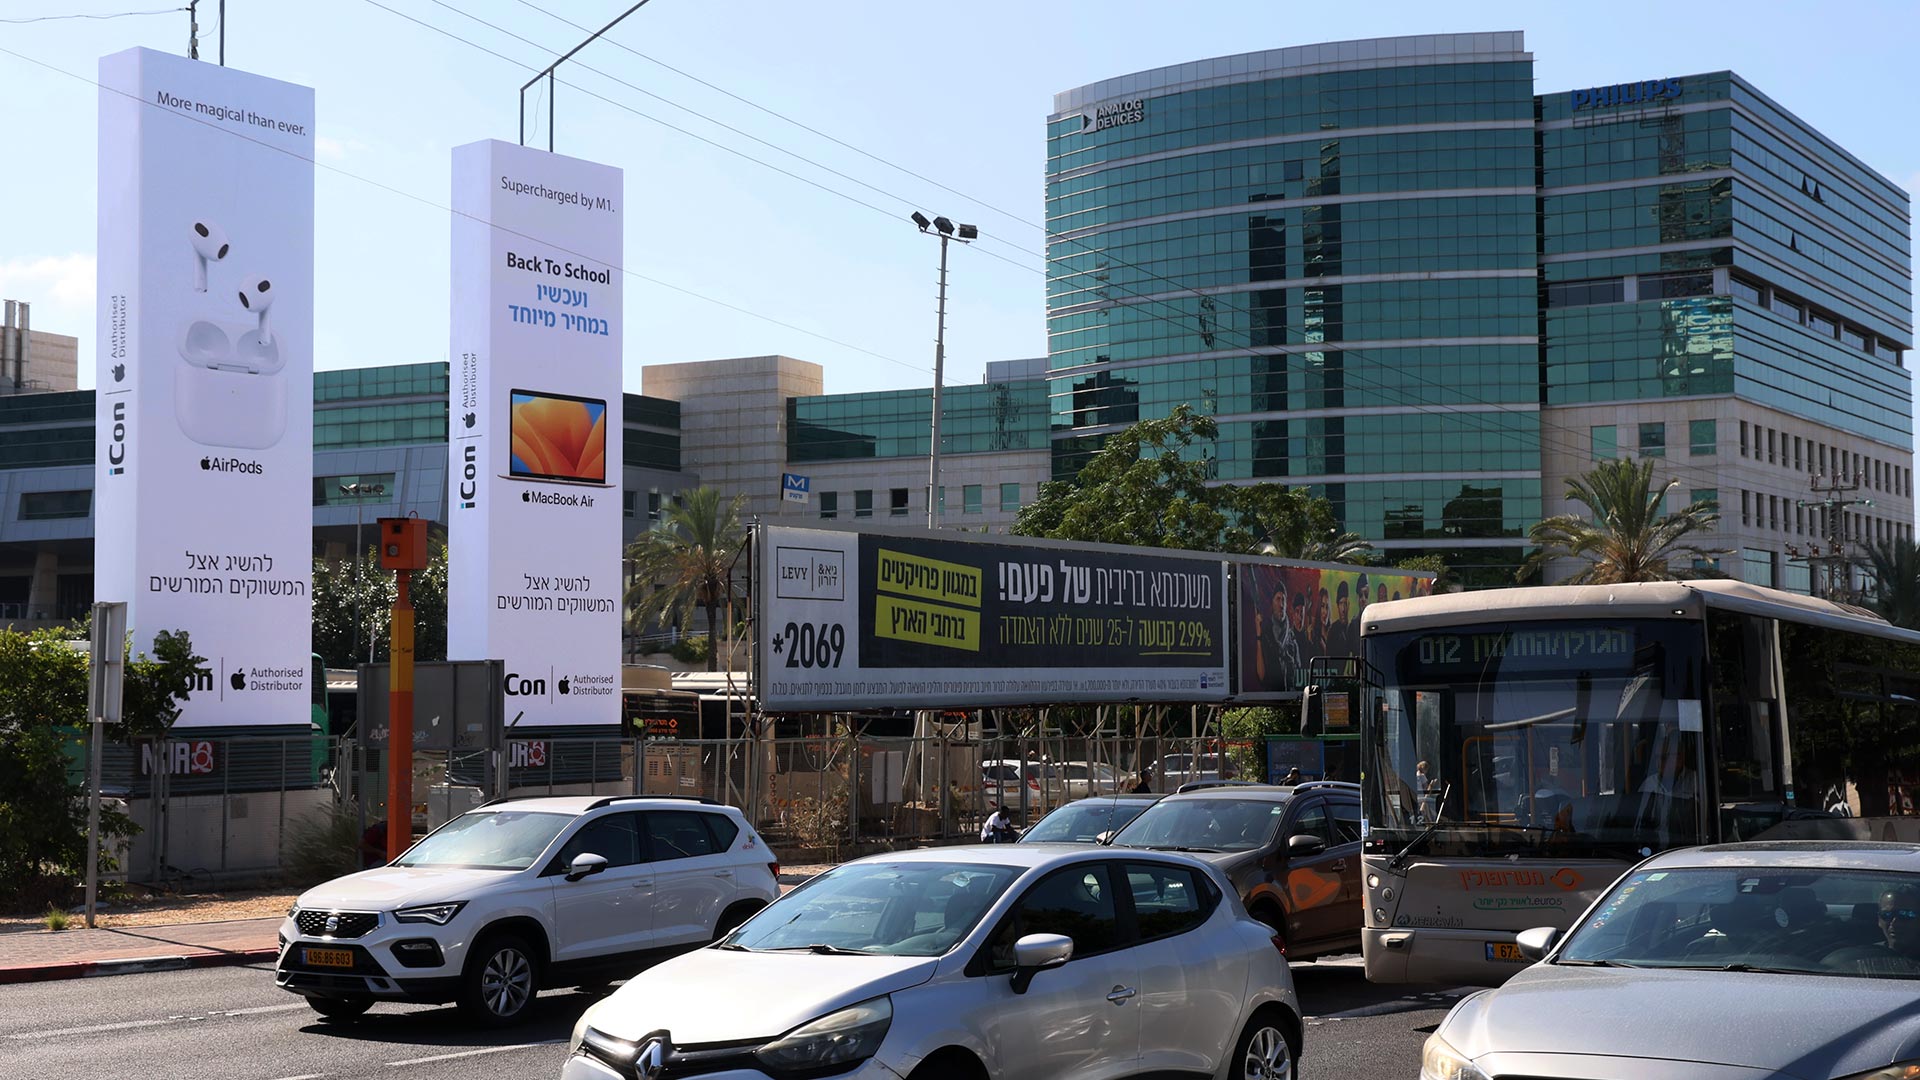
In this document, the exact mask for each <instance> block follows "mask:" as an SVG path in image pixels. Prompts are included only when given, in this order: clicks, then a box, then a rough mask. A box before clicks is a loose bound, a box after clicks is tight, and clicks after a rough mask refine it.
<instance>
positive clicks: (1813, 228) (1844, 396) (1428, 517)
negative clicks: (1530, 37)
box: [1047, 33, 1912, 585]
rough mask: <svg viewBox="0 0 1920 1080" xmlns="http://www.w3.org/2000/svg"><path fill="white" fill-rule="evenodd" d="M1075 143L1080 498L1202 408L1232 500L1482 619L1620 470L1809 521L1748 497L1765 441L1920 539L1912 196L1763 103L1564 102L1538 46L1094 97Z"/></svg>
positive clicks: (1606, 90) (1374, 53)
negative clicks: (1658, 467) (1411, 563)
mask: <svg viewBox="0 0 1920 1080" xmlns="http://www.w3.org/2000/svg"><path fill="white" fill-rule="evenodd" d="M1047 137H1048V138H1047V142H1048V160H1047V200H1048V204H1047V205H1048V210H1047V217H1048V228H1049V230H1050V233H1051V237H1050V244H1049V251H1048V257H1049V268H1050V273H1049V278H1048V318H1049V350H1048V351H1049V356H1048V372H1047V374H1048V380H1049V391H1048V394H1049V402H1050V420H1051V427H1052V437H1051V449H1052V462H1053V467H1052V471H1053V473H1054V475H1055V476H1056V477H1065V476H1071V475H1073V473H1074V472H1076V471H1077V470H1078V468H1079V467H1080V466H1081V465H1082V464H1083V463H1084V461H1085V460H1086V456H1087V455H1088V454H1089V453H1090V452H1092V451H1093V450H1095V449H1097V448H1098V446H1099V445H1100V444H1101V441H1102V439H1103V437H1104V436H1105V435H1106V434H1108V433H1110V432H1112V431H1114V430H1117V429H1118V428H1121V427H1124V426H1125V425H1127V424H1129V423H1132V422H1133V421H1135V420H1137V419H1140V418H1143V417H1155V416H1164V415H1165V414H1166V413H1167V411H1168V410H1169V409H1171V408H1172V407H1174V406H1176V405H1179V404H1182V403H1186V404H1190V405H1191V406H1193V407H1194V408H1195V409H1197V410H1199V411H1201V412H1204V413H1207V414H1210V415H1213V416H1214V417H1216V419H1217V420H1218V421H1219V425H1220V437H1219V438H1218V439H1217V440H1216V441H1215V442H1214V443H1213V444H1211V445H1208V446H1205V447H1203V448H1201V451H1200V452H1202V453H1204V454H1205V455H1206V457H1207V460H1208V463H1209V467H1210V469H1212V471H1213V472H1214V474H1215V475H1216V476H1217V477H1218V479H1219V480H1220V481H1221V482H1223V483H1246V482H1258V481H1275V482H1282V483H1288V484H1298V485H1306V486H1308V487H1309V488H1311V489H1312V490H1313V491H1314V492H1315V493H1316V494H1321V495H1325V496H1326V497H1327V498H1328V499H1329V500H1330V501H1331V502H1332V503H1333V506H1334V508H1335V510H1336V511H1337V512H1338V513H1339V515H1340V516H1341V518H1342V520H1343V521H1344V522H1345V523H1346V524H1347V527H1348V528H1351V529H1353V530H1355V531H1358V532H1360V533H1362V534H1363V535H1365V536H1367V537H1368V538H1369V539H1372V540H1374V541H1375V542H1376V543H1378V544H1379V545H1380V546H1382V547H1384V548H1387V549H1389V551H1390V554H1392V555H1395V556H1403V555H1405V554H1409V553H1414V552H1429V551H1431V552H1438V553H1441V554H1443V555H1445V556H1446V557H1447V559H1448V561H1449V562H1450V563H1451V564H1452V565H1454V566H1455V567H1456V568H1457V569H1459V570H1460V571H1461V573H1462V576H1463V577H1464V578H1466V579H1467V580H1468V581H1470V582H1473V583H1478V584H1486V585H1493V584H1506V583H1510V582H1511V581H1512V580H1513V570H1514V569H1515V567H1516V566H1517V565H1518V563H1519V562H1520V561H1521V559H1522V558H1523V557H1524V555H1525V550H1526V546H1525V539H1524V538H1525V535H1526V530H1527V528H1528V526H1530V525H1531V524H1532V523H1533V522H1535V521H1537V520H1538V519H1539V518H1540V517H1541V516H1542V515H1543V514H1551V513H1558V512H1562V511H1563V510H1565V509H1566V506H1565V504H1564V503H1563V501H1562V499H1561V498H1560V495H1561V492H1562V490H1563V488H1564V483H1565V478H1566V477H1567V476H1568V475H1571V474H1573V473H1577V472H1579V471H1581V470H1582V469H1584V468H1586V467H1589V466H1590V464H1591V462H1592V460H1593V458H1594V455H1595V454H1596V453H1600V452H1601V451H1602V449H1608V452H1619V453H1633V454H1645V455H1648V456H1654V455H1658V456H1661V457H1663V458H1664V459H1665V460H1664V461H1663V463H1662V468H1663V469H1664V470H1666V471H1667V472H1669V473H1671V474H1672V475H1673V476H1674V477H1676V478H1679V479H1681V480H1682V485H1681V486H1682V487H1683V488H1684V490H1686V491H1688V492H1707V493H1712V497H1715V498H1717V499H1719V500H1720V501H1721V502H1722V504H1723V507H1725V506H1730V505H1731V495H1732V492H1733V491H1735V490H1741V491H1748V492H1749V494H1750V496H1751V495H1754V494H1761V493H1762V491H1761V489H1763V488H1765V489H1768V491H1767V492H1766V493H1769V494H1772V495H1773V496H1774V497H1775V499H1776V500H1778V499H1780V498H1782V497H1784V495H1785V494H1786V489H1787V487H1789V486H1791V484H1794V483H1797V484H1799V485H1800V488H1801V490H1802V493H1803V494H1804V490H1805V489H1806V488H1807V487H1808V486H1809V485H1810V484H1811V483H1812V481H1811V479H1810V478H1809V477H1808V476H1805V475H1802V476H1799V477H1793V476H1790V475H1789V474H1787V473H1784V472H1783V473H1782V474H1781V475H1779V476H1776V477H1766V476H1760V475H1757V474H1756V475H1748V473H1749V472H1751V471H1753V470H1752V468H1751V467H1752V465H1753V460H1754V459H1753V458H1751V457H1745V458H1742V457H1741V456H1740V455H1739V454H1738V453H1737V451H1736V450H1735V442H1734V437H1735V435H1736V434H1737V433H1742V432H1746V433H1748V434H1744V435H1742V436H1741V437H1742V438H1743V439H1746V440H1748V441H1749V443H1750V441H1751V440H1752V439H1753V438H1754V436H1752V435H1751V434H1750V432H1751V431H1752V430H1753V429H1755V428H1764V429H1766V430H1767V431H1769V432H1777V433H1778V434H1777V436H1776V437H1788V438H1796V439H1799V440H1801V441H1802V442H1803V443H1808V444H1814V445H1826V446H1828V447H1829V448H1830V452H1831V453H1832V454H1833V455H1835V460H1836V461H1837V460H1840V459H1839V455H1841V454H1845V455H1847V457H1846V459H1845V460H1846V461H1847V462H1848V463H1849V465H1850V464H1851V462H1852V460H1853V457H1854V456H1855V455H1857V456H1859V457H1860V458H1861V460H1862V461H1863V462H1874V463H1878V467H1879V468H1880V470H1881V471H1880V472H1879V473H1874V472H1873V467H1872V466H1871V465H1869V466H1868V467H1867V468H1866V471H1867V473H1868V474H1870V475H1871V476H1881V477H1883V478H1884V479H1885V481H1886V485H1887V486H1886V487H1885V488H1882V489H1878V490H1879V491H1880V493H1882V494H1883V495H1885V496H1888V498H1885V499H1881V498H1876V503H1877V504H1878V503H1885V504H1886V505H1885V507H1884V509H1880V508H1876V510H1874V511H1872V512H1869V513H1868V515H1867V516H1868V517H1870V518H1875V519H1877V521H1870V520H1865V519H1863V520H1862V521H1861V522H1860V523H1859V524H1860V525H1861V528H1862V529H1879V530H1882V531H1884V532H1885V533H1886V534H1887V535H1890V534H1891V530H1895V529H1897V528H1901V527H1904V526H1905V524H1906V523H1908V522H1909V521H1910V520H1911V494H1910V491H1908V490H1907V489H1906V488H1905V486H1904V485H1905V478H1906V476H1907V475H1908V472H1909V470H1910V467H1911V464H1912V462H1911V456H1912V432H1911V424H1910V421H1909V420H1908V415H1909V412H1910V407H1911V386H1910V381H1909V378H1908V375H1907V372H1906V370H1905V368H1904V367H1903V366H1902V360H1903V357H1902V351H1903V350H1904V349H1905V348H1906V347H1907V345H1908V343H1909V342H1910V339H1911V333H1912V330H1911V324H1912V317H1911V310H1910V300H1909V295H1910V285H1911V272H1910V267H1909V265H1908V259H1907V254H1906V252H1907V246H1906V245H1907V239H1906V238H1907V233H1908V218H1907V207H1908V202H1907V197H1906V194H1905V193H1904V192H1901V191H1900V190H1899V189H1897V188H1895V187H1893V186H1892V185H1891V184H1889V183H1887V182H1886V181H1885V180H1884V179H1883V178H1881V177H1879V176H1878V174H1876V173H1874V172H1872V170H1871V169H1869V168H1867V167H1866V166H1864V165H1862V164H1861V163H1859V162H1858V161H1857V160H1855V159H1854V158H1852V157H1851V156H1850V155H1848V154H1847V153H1846V152H1845V151H1844V150H1842V149H1840V148H1839V147H1837V146H1835V145H1833V144H1832V143H1831V142H1830V141H1828V140H1826V139H1825V138H1823V137H1822V136H1820V135H1819V134H1818V133H1817V132H1814V131H1813V130H1812V129H1810V128H1808V127H1806V126H1805V125H1804V124H1802V123H1800V122H1799V121H1798V120H1796V119H1794V118H1793V117H1792V116H1791V115H1790V114H1788V113H1786V112H1785V111H1784V110H1781V109H1780V108H1779V107H1778V106H1777V105H1774V104H1773V103H1772V102H1770V101H1769V100H1768V99H1766V98H1765V97H1764V96H1762V95H1760V94H1759V93H1758V92H1757V91H1754V90H1753V89H1752V88H1751V87H1750V86H1748V85H1747V84H1746V83H1745V82H1743V81H1742V80H1740V79H1739V78H1738V77H1737V76H1734V75H1731V74H1728V73H1721V74H1718V75H1705V76H1690V77H1685V78H1663V79H1659V80H1649V81H1643V82H1636V83H1629V84H1622V85H1618V86H1609V87H1596V88H1588V89H1582V90H1575V91H1570V92H1565V93H1559V94H1547V95H1544V96H1538V97H1537V96H1535V94H1534V87H1533V57H1532V54H1530V53H1528V52H1527V51H1526V50H1525V44H1524V41H1523V39H1522V35H1521V34H1519V33H1493V34H1461V35H1435V36H1426V37H1409V38H1394V39H1381V40H1375V41H1357V42H1338V43H1331V44H1324V45H1311V46H1304V47H1299V48H1288V49H1279V50H1273V51H1269V52H1262V53H1252V54H1247V55H1243V56H1233V57H1224V58H1220V59H1215V60H1208V61H1201V62H1197V63H1191V64H1183V65H1177V66H1174V67H1169V68H1162V69H1157V70H1153V71H1147V72H1141V73H1138V74H1134V75H1126V76H1121V77H1119V78H1115V79H1111V80H1108V81H1106V82H1102V83H1096V84H1093V85H1090V86H1086V87H1081V88H1079V89H1077V90H1071V91H1067V92H1065V93H1063V94H1060V95H1058V96H1057V97H1056V99H1055V112H1054V114H1053V115H1052V116H1051V117H1050V118H1049V119H1048V128H1047ZM1776 296H1784V297H1786V300H1785V301H1784V302H1785V303H1786V304H1788V305H1789V308H1788V312H1787V314H1785V315H1782V314H1781V309H1780V307H1779V306H1778V304H1779V303H1781V302H1782V301H1778V300H1776V299H1775V297H1776ZM1843 297H1845V298H1847V299H1845V300H1843V299H1842V298H1843ZM1793 305H1797V306H1798V309H1799V310H1800V311H1801V312H1802V314H1801V316H1800V317H1799V319H1798V320H1797V321H1796V320H1795V319H1794V317H1793V315H1792V310H1793ZM1816 308H1817V309H1818V310H1819V312H1820V315H1819V316H1818V318H1819V319H1820V320H1822V321H1819V322H1814V321H1810V320H1812V319H1814V318H1815V316H1814V315H1812V314H1810V313H1811V312H1813V311H1814V310H1815V309H1816ZM1603 416H1604V417H1606V418H1608V419H1609V420H1610V424H1609V423H1606V422H1603V421H1602V417H1603ZM1609 427H1611V428H1612V429H1614V430H1612V431H1611V432H1609V431H1608V430H1603V429H1607V428H1609ZM1789 432H1791V434H1789ZM1822 432H1825V433H1827V435H1828V437H1827V438H1824V439H1823V438H1821V433H1822ZM1609 438H1611V440H1612V441H1611V442H1608V441H1607V440H1608V439H1609ZM1703 445H1711V446H1712V447H1714V449H1713V450H1712V451H1710V452H1707V453H1696V452H1695V451H1696V450H1697V449H1699V448H1700V447H1702V446H1703ZM1721 447H1724V449H1720V448H1721ZM1800 460H1801V461H1802V463H1803V465H1804V463H1805V461H1806V460H1807V459H1806V457H1805V456H1804V455H1803V456H1802V458H1801V459H1800ZM1736 463H1741V464H1738V465H1736ZM1773 464H1774V467H1775V468H1776V469H1778V468H1779V465H1778V459H1777V458H1776V461H1775V462H1774V463H1773ZM1789 468H1790V467H1789ZM1896 492H1899V493H1901V494H1897V495H1896V494H1895V493H1896ZM1901 500H1905V501H1904V503H1902V502H1901ZM1749 501H1750V503H1751V498H1750V500H1749ZM1737 520H1738V519H1737V517H1735V516H1734V515H1733V514H1732V513H1729V514H1728V517H1727V521H1728V525H1727V530H1728V537H1727V539H1728V540H1729V541H1731V542H1733V543H1734V546H1735V547H1737V548H1739V549H1741V550H1745V549H1747V548H1749V547H1752V548H1755V549H1763V548H1768V549H1770V550H1774V551H1775V552H1776V553H1777V554H1779V555H1780V556H1781V558H1780V560H1779V562H1780V568H1779V570H1778V571H1776V572H1775V574H1774V582H1775V583H1778V584H1786V585H1793V584H1796V583H1798V582H1797V581H1796V580H1795V579H1794V578H1793V573H1792V571H1791V567H1790V564H1791V563H1792V561H1793V559H1792V555H1791V553H1789V552H1788V551H1787V550H1786V548H1785V538H1784V537H1783V536H1773V537H1769V536H1766V535H1763V534H1762V533H1761V532H1760V531H1758V530H1756V529H1755V528H1754V527H1753V526H1751V525H1750V524H1749V525H1747V526H1739V525H1737V524H1734V523H1735V522H1737ZM1752 520H1753V518H1752V516H1751V514H1750V515H1749V518H1748V521H1749V522H1751V521H1752ZM1850 535H1851V534H1850ZM1853 538H1855V539H1862V538H1864V533H1863V534H1860V535H1858V536H1854V537H1853ZM1769 545H1770V548H1769ZM1739 561H1740V564H1741V566H1742V567H1744V566H1745V565H1746V563H1745V560H1744V558H1743V559H1742V560H1739ZM1726 568H1727V569H1729V570H1730V571H1733V572H1738V570H1739V568H1736V567H1731V566H1730V567H1726ZM1755 573H1756V574H1757V571H1755Z"/></svg>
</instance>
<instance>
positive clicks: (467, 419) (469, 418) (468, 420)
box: [460, 413, 480, 427]
mask: <svg viewBox="0 0 1920 1080" xmlns="http://www.w3.org/2000/svg"><path fill="white" fill-rule="evenodd" d="M479 419H480V418H479V417H477V416H475V415H473V414H472V413H468V414H467V415H465V416H463V417H461V418H460V422H461V423H462V424H465V425H466V426H468V427H472V426H473V425H474V423H475V421H477V420H479Z"/></svg>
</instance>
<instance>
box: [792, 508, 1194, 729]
mask: <svg viewBox="0 0 1920 1080" xmlns="http://www.w3.org/2000/svg"><path fill="white" fill-rule="evenodd" d="M760 558H761V560H762V561H761V566H760V581H761V583H762V584H761V589H760V593H759V596H760V604H761V610H760V687H759V691H760V696H761V700H762V703H763V705H764V707H765V708H766V709H767V710H769V711H773V712H782V711H785V712H804V711H814V710H825V709H843V708H847V709H859V708H874V707H882V706H885V707H894V708H937V707H957V708H970V707H978V706H983V705H1013V704H1030V703H1043V702H1054V701H1089V702H1101V701H1115V702H1124V701H1178V702H1196V701H1217V700H1222V699H1224V698H1225V696H1226V693H1227V658H1228V647H1227V631H1228V624H1227V577H1226V567H1225V564H1224V563H1223V562H1222V561H1221V560H1219V559H1218V558H1208V557H1204V556H1183V555H1175V554H1167V553H1149V552H1147V551H1146V550H1145V549H1143V550H1141V551H1139V552H1132V551H1120V550H1116V549H1113V548H1109V547H1085V548H1077V547H1072V546H1063V545H1053V544H1048V545H1038V544H1035V545H1025V544H1012V543H1002V542H987V541H976V540H962V539H957V538H954V537H951V536H948V535H937V536H936V535H925V536H922V535H914V534H901V533H860V532H842V531H837V530H826V529H794V528H768V529H767V530H766V533H765V538H764V540H763V542H762V543H761V545H760Z"/></svg>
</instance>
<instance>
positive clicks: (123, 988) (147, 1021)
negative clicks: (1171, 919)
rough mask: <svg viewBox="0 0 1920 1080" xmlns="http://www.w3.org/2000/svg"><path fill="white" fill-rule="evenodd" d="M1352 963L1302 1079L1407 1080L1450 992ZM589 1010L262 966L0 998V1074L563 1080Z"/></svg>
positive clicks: (1326, 977) (29, 988)
mask: <svg viewBox="0 0 1920 1080" xmlns="http://www.w3.org/2000/svg"><path fill="white" fill-rule="evenodd" d="M1357 959H1358V958H1354V959H1353V960H1344V959H1342V960H1335V961H1332V962H1323V963H1318V964H1297V965H1295V966H1294V969H1293V970H1294V981H1295V985H1296V986H1297V987H1298V989H1299V992H1300V1001H1301V1005H1302V1007H1303V1008H1304V1009H1305V1010H1306V1012H1307V1014H1308V1021H1307V1024H1308V1026H1307V1039H1306V1048H1305V1054H1304V1055H1303V1058H1304V1060H1303V1065H1304V1066H1305V1068H1304V1071H1305V1072H1306V1073H1308V1074H1309V1075H1312V1076H1318V1077H1327V1076H1335V1075H1349V1076H1378V1077H1396V1076H1397V1077H1406V1078H1409V1080H1411V1078H1412V1077H1415V1076H1417V1075H1418V1074H1419V1070H1420V1043H1421V1040H1423V1039H1424V1038H1426V1032H1427V1031H1430V1030H1431V1029H1432V1026H1433V1025H1434V1024H1435V1023H1437V1022H1439V1020H1440V1018H1441V1017H1442V1016H1443V1015H1445V1013H1446V1010H1447V1008H1448V1006H1449V1005H1450V1004H1451V1003H1452V1001H1453V999H1454V998H1455V997H1457V996H1458V994H1459V991H1450V990H1449V991H1434V990H1432V989H1430V988H1408V987H1380V986H1373V985H1370V984H1369V983H1368V982H1367V981H1366V977H1365V976H1364V975H1363V974H1362V973H1361V970H1360V968H1359V966H1358V964H1357ZM595 1000H597V999H596V998H595V997H593V996H591V995H587V994H582V993H578V992H574V991H556V992H553V993H548V994H544V995H542V996H541V998H540V1000H539V1002H538V1003H537V1006H536V1012H535V1014H534V1017H533V1019H532V1020H531V1021H530V1022H528V1023H526V1024H524V1025H521V1026H518V1027H514V1028H512V1029H510V1030H505V1031H500V1030H492V1031H489V1030H480V1029H475V1028H472V1027H470V1026H468V1025H467V1024H466V1023H465V1022H464V1021H462V1019H461V1018H460V1015H459V1013H457V1012H456V1011H455V1010H454V1009H453V1008H452V1007H451V1006H446V1007H435V1006H424V1005H380V1006H376V1007H375V1008H374V1009H373V1011H372V1012H370V1013H368V1014H367V1015H366V1016H365V1017H364V1018H362V1019H361V1020H359V1021H357V1022H355V1023H351V1024H334V1023H326V1022H323V1021H321V1020H320V1019H319V1017H318V1016H316V1015H315V1014H314V1013H313V1012H312V1011H311V1010H309V1009H308V1008H307V1006H306V1005H305V1004H304V1003H303V1002H302V1001H301V1000H300V999H298V998H296V997H294V996H293V995H290V994H288V993H286V992H285V991H282V990H280V989H278V988H276V987H275V986H274V985H273V976H272V971H271V969H270V968H269V967H267V966H264V965H262V966H256V967H236V968H215V969H208V970H201V971H174V972H160V973H155V974H150V975H121V976H115V977H113V978H101V979H77V980H73V981H69V982H55V983H38V984H31V983H30V984H24V985H18V986H0V1061H4V1062H5V1063H6V1064H5V1068H4V1069H3V1070H0V1072H4V1073H5V1074H6V1075H8V1076H31V1077H36V1078H40V1080H62V1078H66V1077H74V1078H80V1077H85V1078H88V1080H97V1078H99V1077H124V1076H152V1075H164V1076H190V1077H195V1078H204V1080H296V1078H297V1080H319V1078H321V1077H325V1078H327V1080H334V1078H340V1080H351V1078H355V1077H382V1078H394V1080H397V1078H400V1077H411V1076H426V1075H430V1074H442V1075H444V1074H447V1073H448V1072H449V1071H450V1070H458V1074H459V1075H460V1076H461V1077H462V1080H488V1078H493V1077H499V1078H501V1080H507V1078H513V1080H529V1078H532V1080H538V1078H540V1077H558V1076H559V1072H560V1063H561V1061H562V1060H563V1058H564V1055H565V1050H564V1048H563V1046H562V1043H563V1042H564V1041H565V1039H566V1037H567V1035H568V1032H569V1031H570V1030H571V1029H572V1027H573V1022H574V1020H576V1019H577V1018H578V1017H579V1015H580V1013H581V1011H582V1010H584V1009H585V1008H586V1007H587V1006H588V1005H590V1004H592V1003H593V1002H594V1001H595Z"/></svg>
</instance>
